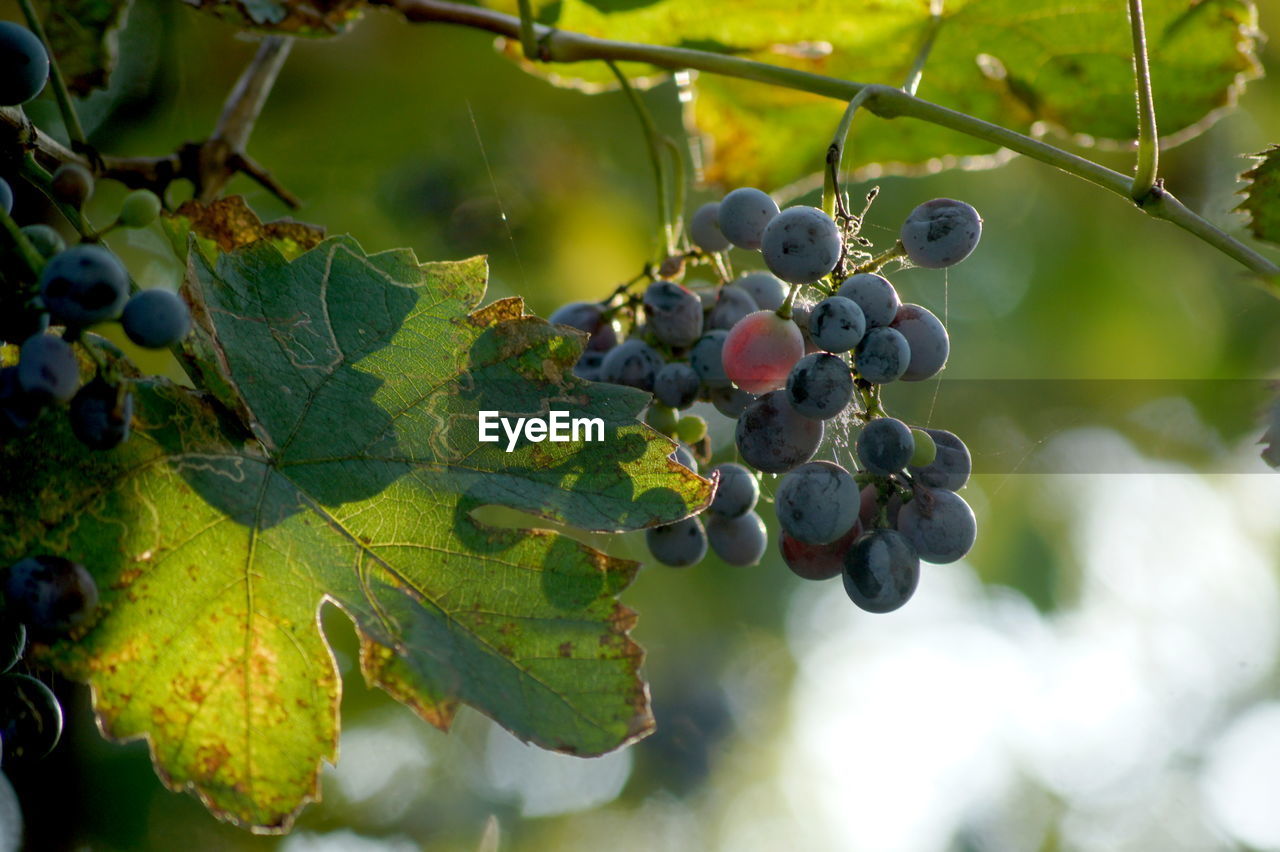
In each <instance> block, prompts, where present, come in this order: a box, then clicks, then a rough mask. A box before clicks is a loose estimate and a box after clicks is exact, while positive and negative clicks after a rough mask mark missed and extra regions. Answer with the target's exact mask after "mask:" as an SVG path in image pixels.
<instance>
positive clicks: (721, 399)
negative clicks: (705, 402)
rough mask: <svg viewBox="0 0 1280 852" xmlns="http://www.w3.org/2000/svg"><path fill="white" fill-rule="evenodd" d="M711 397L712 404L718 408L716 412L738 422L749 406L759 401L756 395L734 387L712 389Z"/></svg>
mask: <svg viewBox="0 0 1280 852" xmlns="http://www.w3.org/2000/svg"><path fill="white" fill-rule="evenodd" d="M710 396H711V404H712V405H714V406H715V407H716V411H719V412H720V413H721V414H723V415H724V416H725V417H728V418H729V419H730V420H737V419H738V418H739V417H741V416H742V412H743V411H745V410H746V408H747V406H748V405H750V404H751V403H753V402H755V401H756V400H757V399H759V397H757V396H756V395H755V394H753V393H748V392H747V391H744V390H743V389H742V388H735V387H734V386H733V385H726V386H721V387H714V388H712V389H711V394H710Z"/></svg>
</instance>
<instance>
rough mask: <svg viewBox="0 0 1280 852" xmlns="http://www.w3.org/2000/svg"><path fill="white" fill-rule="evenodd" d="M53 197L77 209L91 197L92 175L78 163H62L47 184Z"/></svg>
mask: <svg viewBox="0 0 1280 852" xmlns="http://www.w3.org/2000/svg"><path fill="white" fill-rule="evenodd" d="M49 189H50V190H52V192H53V197H54V198H56V199H58V200H59V201H61V202H62V203H63V204H69V205H71V206H72V207H75V208H77V209H79V208H81V207H83V206H84V203H85V202H86V201H88V200H89V198H90V196H92V195H93V175H92V174H90V172H89V170H88V169H86V168H85V167H84V166H82V165H80V164H79V163H63V164H62V165H60V166H58V170H57V171H56V172H54V173H53V180H52V181H51V182H50V184H49Z"/></svg>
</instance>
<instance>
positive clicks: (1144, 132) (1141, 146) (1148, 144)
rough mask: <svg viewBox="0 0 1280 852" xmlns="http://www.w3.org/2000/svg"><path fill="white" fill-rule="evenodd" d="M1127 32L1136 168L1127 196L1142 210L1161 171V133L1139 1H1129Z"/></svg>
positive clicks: (1140, 0)
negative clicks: (1135, 94) (1130, 35)
mask: <svg viewBox="0 0 1280 852" xmlns="http://www.w3.org/2000/svg"><path fill="white" fill-rule="evenodd" d="M1129 28H1130V30H1131V31H1132V33H1133V75H1134V81H1135V88H1136V89H1137V92H1138V167H1137V170H1136V171H1135V172H1134V175H1133V185H1132V187H1131V188H1130V190H1129V195H1130V197H1131V198H1133V200H1134V201H1135V202H1136V203H1137V204H1138V206H1139V207H1141V206H1142V204H1143V202H1144V201H1145V199H1146V198H1147V196H1148V195H1150V194H1151V190H1152V189H1153V188H1155V185H1156V174H1157V172H1158V170H1159V167H1160V133H1159V131H1158V130H1157V129H1156V105H1155V101H1154V99H1153V98H1152V95H1151V67H1150V64H1149V63H1148V61H1147V33H1146V27H1145V25H1144V24H1143V20H1142V0H1129Z"/></svg>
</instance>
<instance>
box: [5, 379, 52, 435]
mask: <svg viewBox="0 0 1280 852" xmlns="http://www.w3.org/2000/svg"><path fill="white" fill-rule="evenodd" d="M43 410H44V400H42V399H40V398H39V397H36V396H32V395H31V394H29V393H27V392H26V391H25V390H24V389H23V387H22V384H21V382H20V381H19V380H18V368H17V367H4V368H0V438H4V437H7V436H8V435H9V434H17V433H21V432H25V431H27V429H29V428H30V427H31V423H32V422H33V421H34V420H35V419H36V418H37V417H39V416H40V412H41V411H43Z"/></svg>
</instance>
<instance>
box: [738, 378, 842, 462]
mask: <svg viewBox="0 0 1280 852" xmlns="http://www.w3.org/2000/svg"><path fill="white" fill-rule="evenodd" d="M822 432H823V429H822V421H821V420H811V419H809V418H808V417H804V416H803V415H801V414H799V413H797V412H796V410H795V409H793V408H792V407H791V405H790V404H789V403H788V402H787V399H786V392H785V391H771V392H769V393H767V394H765V395H764V396H762V397H760V398H759V399H757V400H756V401H754V402H752V403H751V404H750V405H748V406H747V407H746V409H744V410H743V412H742V416H741V417H739V418H738V428H737V430H736V433H735V437H736V441H737V444H738V452H739V453H741V455H742V458H743V460H744V461H746V463H747V464H749V465H751V466H752V467H754V468H755V469H756V470H761V471H764V472H765V473H786V472H787V471H789V470H791V469H792V468H793V467H796V466H797V465H801V464H804V463H805V462H807V461H808V460H809V459H811V458H813V454H814V453H816V452H817V451H818V445H819V444H821V443H822Z"/></svg>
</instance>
